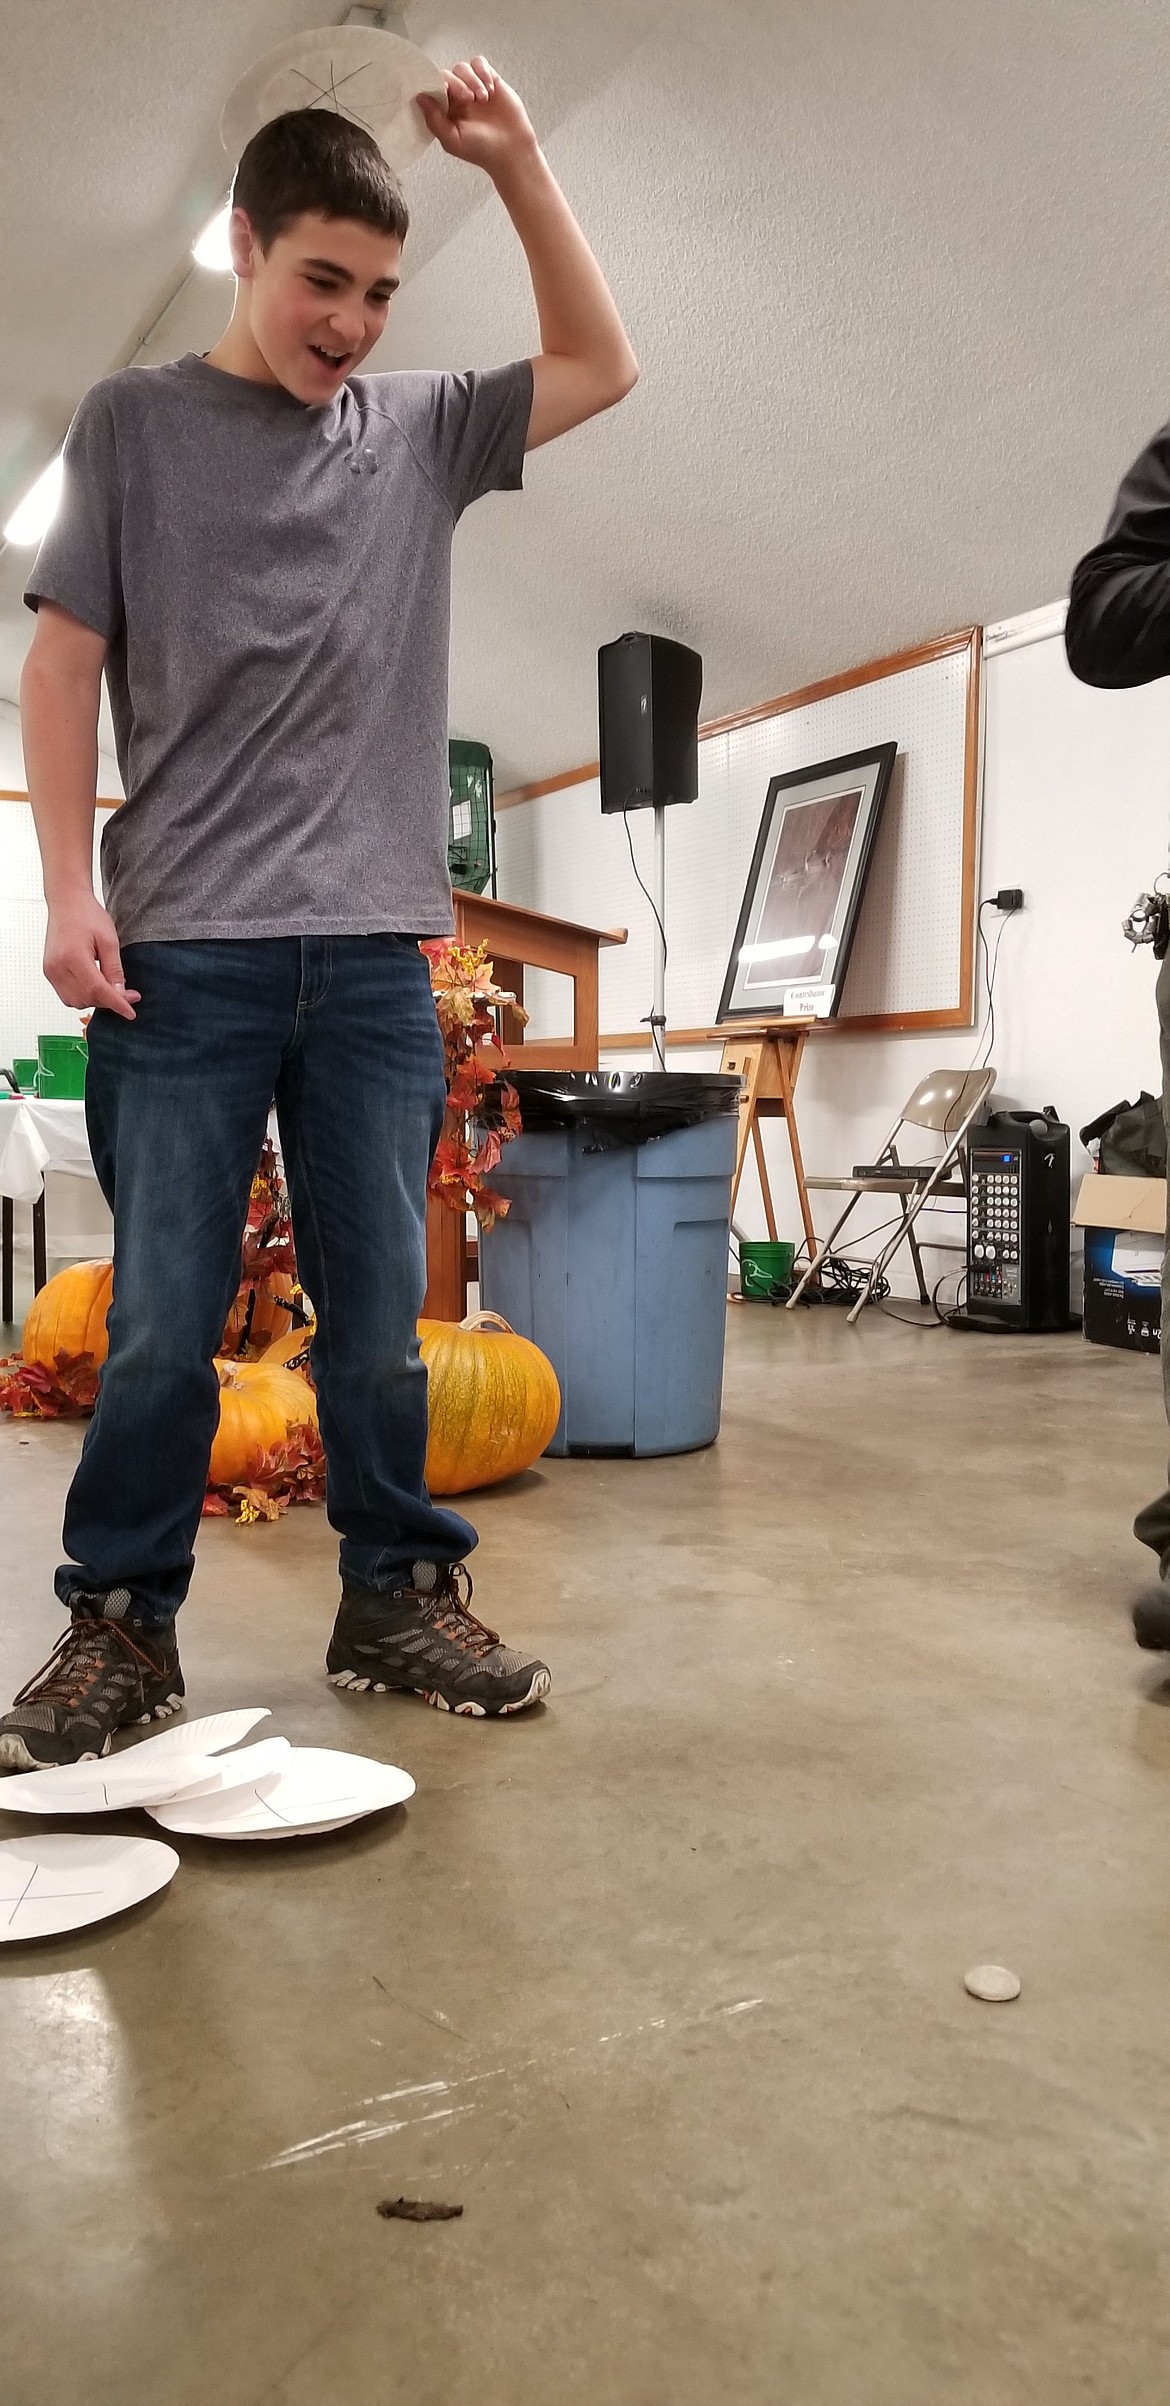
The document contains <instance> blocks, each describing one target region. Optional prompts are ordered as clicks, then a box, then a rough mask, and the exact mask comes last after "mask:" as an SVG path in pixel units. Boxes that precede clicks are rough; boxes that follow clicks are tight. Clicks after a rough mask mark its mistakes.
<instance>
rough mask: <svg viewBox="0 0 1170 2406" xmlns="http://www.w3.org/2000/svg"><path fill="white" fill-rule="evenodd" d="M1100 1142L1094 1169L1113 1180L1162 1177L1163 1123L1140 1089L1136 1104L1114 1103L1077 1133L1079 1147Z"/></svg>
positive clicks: (1153, 1101) (1156, 1107)
mask: <svg viewBox="0 0 1170 2406" xmlns="http://www.w3.org/2000/svg"><path fill="white" fill-rule="evenodd" d="M1094 1138H1099V1139H1100V1150H1099V1153H1098V1168H1099V1169H1102V1170H1104V1171H1105V1172H1106V1174H1107V1175H1108V1176H1110V1177H1113V1178H1164V1177H1165V1176H1166V1123H1165V1121H1164V1119H1163V1117H1162V1106H1161V1104H1160V1103H1159V1102H1158V1101H1157V1100H1156V1098H1155V1096H1154V1095H1152V1094H1147V1093H1146V1092H1145V1089H1144V1088H1143V1090H1142V1092H1141V1094H1139V1096H1138V1099H1137V1101H1136V1103H1114V1104H1112V1105H1111V1107H1110V1109H1109V1110H1108V1111H1103V1112H1102V1113H1101V1116H1100V1118H1099V1119H1094V1120H1090V1122H1089V1125H1088V1127H1087V1128H1082V1129H1081V1143H1082V1144H1083V1145H1087V1144H1091V1143H1092V1142H1093V1140H1094Z"/></svg>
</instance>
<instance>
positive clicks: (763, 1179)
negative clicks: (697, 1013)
mask: <svg viewBox="0 0 1170 2406" xmlns="http://www.w3.org/2000/svg"><path fill="white" fill-rule="evenodd" d="M816 1024H817V1023H816V1021H815V1019H772V1020H761V1021H760V1022H759V1023H758V1025H757V1024H754V1023H751V1024H749V1025H748V1026H746V1027H745V1028H744V1029H743V1031H742V1033H740V1034H737V1035H735V1036H729V1037H728V1038H727V1039H726V1041H725V1043H724V1046H723V1057H722V1060H721V1061H720V1064H719V1066H720V1068H721V1069H724V1070H728V1071H734V1072H736V1074H737V1075H738V1076H739V1077H741V1078H743V1079H744V1081H745V1083H744V1091H743V1095H742V1098H741V1101H740V1106H739V1145H738V1148H737V1151H736V1156H735V1180H734V1183H733V1185H732V1189H731V1211H732V1218H733V1219H734V1216H735V1198H736V1196H737V1195H738V1193H739V1182H740V1179H741V1178H742V1176H743V1165H744V1162H745V1160H746V1158H747V1148H748V1138H749V1136H750V1138H751V1140H752V1143H753V1145H754V1146H755V1154H756V1168H757V1169H758V1171H759V1173H760V1190H761V1193H762V1195H763V1198H764V1217H765V1219H766V1221H767V1223H768V1234H769V1236H770V1237H771V1239H772V1241H773V1243H775V1241H776V1214H775V1212H774V1211H773V1209H772V1189H771V1187H770V1185H769V1183H768V1165H767V1162H766V1160H765V1158H764V1140H763V1137H762V1136H761V1134H760V1121H761V1120H762V1119H782V1120H783V1121H784V1122H785V1124H786V1126H787V1129H788V1142H789V1146H790V1148H791V1152H792V1174H793V1177H794V1178H795V1180H796V1199H797V1202H798V1203H799V1205H800V1216H801V1219H802V1220H803V1222H804V1233H805V1237H806V1240H807V1243H808V1256H809V1260H810V1261H812V1260H813V1259H814V1258H815V1255H816V1250H817V1236H816V1230H815V1228H814V1227H813V1217H812V1212H811V1210H810V1208H809V1200H808V1190H807V1188H806V1186H805V1182H804V1156H803V1154H802V1153H801V1150H800V1135H799V1132H798V1130H797V1125H796V1103H795V1095H796V1081H797V1077H798V1076H799V1073H800V1064H801V1061H802V1059H803V1057H804V1048H805V1045H806V1044H807V1042H808V1036H809V1030H810V1028H814V1027H815V1026H816Z"/></svg>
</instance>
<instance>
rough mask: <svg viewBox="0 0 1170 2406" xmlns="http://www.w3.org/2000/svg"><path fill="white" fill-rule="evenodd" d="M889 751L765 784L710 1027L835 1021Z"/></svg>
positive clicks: (823, 764) (826, 763)
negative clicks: (715, 1022)
mask: <svg viewBox="0 0 1170 2406" xmlns="http://www.w3.org/2000/svg"><path fill="white" fill-rule="evenodd" d="M897 751H898V747H897V744H892V743H891V744H875V745H874V746H873V747H872V748H871V749H870V750H869V751H867V752H848V753H846V754H845V755H844V757H843V758H842V759H840V760H822V761H819V762H818V763H817V765H816V766H815V767H813V768H808V769H793V770H790V772H789V774H788V775H787V776H786V777H773V779H772V782H771V784H770V786H769V787H768V799H767V801H766V802H765V804H764V815H763V818H762V819H761V821H760V832H759V835H758V836H757V838H756V848H755V851H754V853H753V855H752V865H751V868H750V870H749V872H748V881H747V890H746V892H745V894H744V898H743V908H742V909H741V911H740V914H739V925H738V927H737V928H736V931H735V943H734V944H733V946H732V951H731V959H730V961H729V962H728V964H727V975H726V977H725V978H724V981H723V994H722V997H721V999H720V1003H719V1018H720V1019H721V1020H723V1019H798V1018H806V1017H812V1018H816V1019H835V1018H836V1015H837V1011H838V1009H839V1007H840V1002H841V995H842V991H843V988H844V985H845V974H846V971H847V969H848V967H849V952H850V947H851V945H852V943H853V937H854V933H855V931H856V927H857V921H858V915H859V913H860V910H861V900H862V896H863V894H864V892H865V880H866V875H867V872H868V869H869V864H870V861H871V859H872V857H873V847H874V841H875V839H876V836H877V831H878V826H879V824H880V821H881V815H882V805H883V803H884V802H885V798H886V794H887V792H888V790H889V783H890V777H891V775H892V773H893V767H894V761H895V759H896V757H897Z"/></svg>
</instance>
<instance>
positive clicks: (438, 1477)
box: [418, 1312, 561, 1495]
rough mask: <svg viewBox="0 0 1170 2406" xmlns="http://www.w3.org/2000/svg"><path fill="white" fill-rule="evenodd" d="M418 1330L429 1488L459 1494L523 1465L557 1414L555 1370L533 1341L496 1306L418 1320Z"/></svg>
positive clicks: (543, 1442)
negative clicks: (425, 1382) (465, 1316)
mask: <svg viewBox="0 0 1170 2406" xmlns="http://www.w3.org/2000/svg"><path fill="white" fill-rule="evenodd" d="M418 1333H419V1346H420V1351H421V1353H422V1358H423V1360H424V1362H425V1363H426V1366H427V1372H428V1377H429V1389H428V1396H429V1417H430V1436H429V1442H428V1445H427V1485H428V1487H429V1488H430V1491H431V1494H432V1495H462V1494H464V1493H465V1492H466V1490H467V1489H468V1488H469V1487H494V1486H495V1485H496V1483H497V1481H498V1480H500V1479H511V1478H514V1477H515V1474H516V1472H517V1471H519V1470H527V1469H528V1467H529V1465H530V1463H533V1462H535V1461H536V1459H537V1456H538V1455H539V1454H542V1453H543V1452H544V1449H545V1446H546V1445H547V1444H548V1441H549V1438H550V1437H551V1436H552V1433H553V1430H554V1429H555V1427H556V1425H557V1422H558V1420H559V1419H560V1416H561V1390H560V1387H559V1385H558V1384H557V1374H556V1371H555V1370H554V1369H553V1366H552V1363H551V1362H550V1361H549V1360H548V1359H547V1357H546V1355H544V1354H543V1353H541V1351H540V1348H539V1346H536V1345H530V1344H529V1341H528V1339H527V1337H518V1336H517V1335H516V1332H515V1330H514V1329H511V1328H509V1326H508V1323H507V1321H506V1320H501V1319H500V1317H499V1315H498V1313H496V1312H476V1313H474V1314H473V1315H472V1317H471V1319H469V1320H463V1321H459V1322H456V1321H452V1320H420V1321H419V1324H418Z"/></svg>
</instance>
